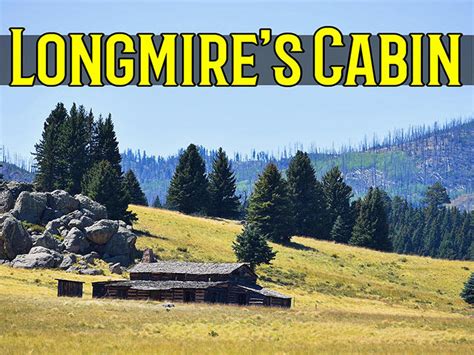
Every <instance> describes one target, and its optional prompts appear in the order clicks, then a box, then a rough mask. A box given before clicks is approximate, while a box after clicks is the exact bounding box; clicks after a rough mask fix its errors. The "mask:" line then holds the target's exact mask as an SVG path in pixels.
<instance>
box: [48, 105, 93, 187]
mask: <svg viewBox="0 0 474 355" xmlns="http://www.w3.org/2000/svg"><path fill="white" fill-rule="evenodd" d="M89 119H90V117H89V116H88V114H87V113H86V111H85V109H84V107H83V106H79V108H77V107H76V104H73V106H72V108H71V110H70V112H69V117H68V118H67V119H66V121H65V123H64V124H63V126H62V127H61V136H60V137H59V139H58V142H57V144H58V145H59V147H60V151H61V154H60V155H59V156H58V157H57V159H58V163H59V164H60V166H61V171H62V172H63V174H64V175H63V177H62V179H61V181H63V186H61V188H62V189H64V190H66V191H68V192H70V193H71V194H77V193H79V192H81V182H82V179H83V177H84V174H85V173H86V172H87V170H88V169H89V168H90V166H89V143H90V136H91V134H92V132H91V130H90V129H91V127H90V122H89ZM92 119H93V118H92Z"/></svg>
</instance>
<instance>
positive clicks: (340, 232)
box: [331, 216, 350, 243]
mask: <svg viewBox="0 0 474 355" xmlns="http://www.w3.org/2000/svg"><path fill="white" fill-rule="evenodd" d="M348 229H349V226H347V225H346V223H345V222H344V219H343V218H342V217H341V216H337V218H336V222H335V223H334V225H333V227H332V229H331V239H332V240H334V241H336V242H338V243H346V242H347V239H346V238H347V234H348V233H350V231H348Z"/></svg>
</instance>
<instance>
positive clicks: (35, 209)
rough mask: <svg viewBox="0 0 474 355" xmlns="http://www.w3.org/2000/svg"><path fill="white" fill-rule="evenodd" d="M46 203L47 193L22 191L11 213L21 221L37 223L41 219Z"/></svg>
mask: <svg viewBox="0 0 474 355" xmlns="http://www.w3.org/2000/svg"><path fill="white" fill-rule="evenodd" d="M47 204H48V195H47V193H43V192H28V191H23V192H22V193H21V194H20V196H18V199H17V200H16V202H15V207H14V208H13V210H12V214H13V215H14V216H15V217H16V218H17V219H19V220H21V221H27V222H30V223H33V224H38V223H40V222H41V220H42V217H43V212H44V211H45V209H46V207H47Z"/></svg>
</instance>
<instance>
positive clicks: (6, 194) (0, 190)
mask: <svg viewBox="0 0 474 355" xmlns="http://www.w3.org/2000/svg"><path fill="white" fill-rule="evenodd" d="M14 206H15V199H14V198H13V194H12V192H11V191H10V190H9V189H8V188H7V187H6V185H4V186H2V187H0V213H5V212H8V211H10V210H11V209H12V208H13V207H14Z"/></svg>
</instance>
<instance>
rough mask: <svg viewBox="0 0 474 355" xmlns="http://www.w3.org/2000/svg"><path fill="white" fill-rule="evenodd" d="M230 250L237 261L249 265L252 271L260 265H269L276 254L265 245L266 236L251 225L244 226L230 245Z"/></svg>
mask: <svg viewBox="0 0 474 355" xmlns="http://www.w3.org/2000/svg"><path fill="white" fill-rule="evenodd" d="M232 249H233V250H234V253H235V255H236V257H237V260H238V261H241V262H246V263H250V267H251V268H252V269H255V266H257V265H260V264H270V262H271V261H272V260H273V259H274V258H275V256H276V252H274V251H273V249H272V248H271V247H270V246H269V245H268V243H267V236H265V235H264V234H262V233H261V232H259V231H258V229H257V228H256V227H255V226H252V225H246V226H245V228H244V231H243V232H242V233H241V234H239V235H238V236H237V238H236V240H235V241H234V243H233V244H232Z"/></svg>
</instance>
